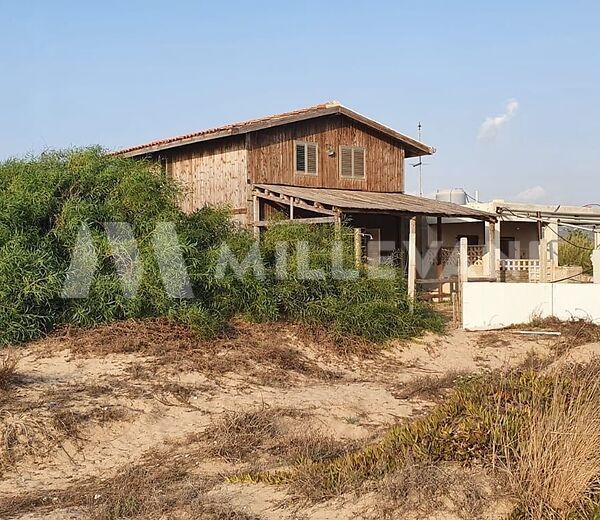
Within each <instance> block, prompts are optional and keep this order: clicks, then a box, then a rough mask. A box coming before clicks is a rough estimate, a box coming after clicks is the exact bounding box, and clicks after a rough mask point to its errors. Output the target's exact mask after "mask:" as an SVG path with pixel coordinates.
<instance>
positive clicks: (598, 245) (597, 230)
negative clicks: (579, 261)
mask: <svg viewBox="0 0 600 520" xmlns="http://www.w3.org/2000/svg"><path fill="white" fill-rule="evenodd" d="M594 249H600V226H594Z"/></svg>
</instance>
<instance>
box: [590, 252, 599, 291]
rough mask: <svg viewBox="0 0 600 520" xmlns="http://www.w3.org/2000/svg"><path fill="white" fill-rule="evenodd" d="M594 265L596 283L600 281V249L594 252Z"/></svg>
mask: <svg viewBox="0 0 600 520" xmlns="http://www.w3.org/2000/svg"><path fill="white" fill-rule="evenodd" d="M592 267H593V268H594V283H600V249H594V251H593V252H592Z"/></svg>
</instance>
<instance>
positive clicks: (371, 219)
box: [252, 184, 496, 297]
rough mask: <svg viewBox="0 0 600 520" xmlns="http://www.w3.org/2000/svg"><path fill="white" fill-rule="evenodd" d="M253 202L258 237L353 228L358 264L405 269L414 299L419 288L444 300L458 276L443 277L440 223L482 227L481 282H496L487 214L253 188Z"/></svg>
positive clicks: (350, 193)
mask: <svg viewBox="0 0 600 520" xmlns="http://www.w3.org/2000/svg"><path fill="white" fill-rule="evenodd" d="M252 201H253V227H254V232H255V234H256V235H257V236H258V235H259V234H260V230H261V229H262V228H264V227H266V226H270V225H274V224H281V223H292V222H298V223H306V224H311V223H312V224H333V225H335V226H341V225H342V223H343V224H344V225H345V226H348V227H351V228H353V229H354V250H355V260H356V263H357V265H359V264H367V265H379V263H392V262H393V263H395V264H400V265H402V266H404V268H405V270H406V272H407V278H408V285H409V294H410V295H411V296H412V297H414V296H415V294H416V288H417V286H421V287H422V288H423V289H426V290H432V289H433V290H435V291H436V292H437V295H438V296H439V297H442V296H443V294H442V287H444V286H447V285H448V284H452V283H453V282H457V281H458V279H457V276H455V275H446V274H445V273H443V258H442V249H441V245H442V243H441V242H442V241H441V237H442V236H443V226H444V224H443V219H444V218H469V219H473V220H474V221H477V222H483V225H484V226H485V230H486V231H485V236H486V240H485V244H484V246H485V254H484V257H485V265H486V267H487V270H486V272H485V273H484V274H483V275H482V276H481V279H483V280H487V281H491V280H492V281H495V280H496V260H495V257H496V254H495V253H496V247H495V244H496V237H495V229H496V228H495V226H496V216H495V215H493V214H491V213H487V212H485V211H481V210H477V209H473V208H469V207H466V206H460V205H457V204H452V203H449V202H440V201H436V200H432V199H427V198H423V197H416V196H413V195H406V194H404V193H381V192H364V191H355V190H340V189H327V188H306V187H297V186H285V185H274V184H255V185H254V186H253V187H252ZM276 216H277V218H276V219H275V217H276ZM282 217H283V220H282ZM428 217H429V218H431V217H433V218H435V219H436V224H437V236H438V237H439V238H440V240H439V241H438V242H439V243H438V244H435V245H434V246H432V244H430V242H429V240H428V234H427V233H428V226H427V218H428Z"/></svg>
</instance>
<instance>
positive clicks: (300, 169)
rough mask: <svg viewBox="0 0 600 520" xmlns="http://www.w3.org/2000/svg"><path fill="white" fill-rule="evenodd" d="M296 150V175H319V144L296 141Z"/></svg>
mask: <svg viewBox="0 0 600 520" xmlns="http://www.w3.org/2000/svg"><path fill="white" fill-rule="evenodd" d="M294 148H295V151H294V170H295V171H296V173H302V174H305V175H317V173H318V163H319V161H318V155H317V150H318V148H317V143H305V142H301V141H296V142H295V143H294Z"/></svg>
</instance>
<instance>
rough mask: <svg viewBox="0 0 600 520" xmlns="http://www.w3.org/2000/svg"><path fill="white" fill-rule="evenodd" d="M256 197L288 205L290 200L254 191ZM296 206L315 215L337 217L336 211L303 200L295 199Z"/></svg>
mask: <svg viewBox="0 0 600 520" xmlns="http://www.w3.org/2000/svg"><path fill="white" fill-rule="evenodd" d="M253 193H254V195H255V196H256V197H260V198H261V199H266V200H270V201H273V202H278V203H279V204H287V203H288V200H287V199H282V198H281V197H277V196H275V195H271V194H269V193H262V192H260V191H256V190H255V191H254V192H253ZM294 205H295V206H296V207H297V208H300V209H306V210H308V211H313V212H315V213H321V214H323V215H335V211H334V210H331V209H325V208H322V207H318V206H314V205H312V204H308V203H307V202H306V201H303V200H301V199H298V198H295V199H294Z"/></svg>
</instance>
